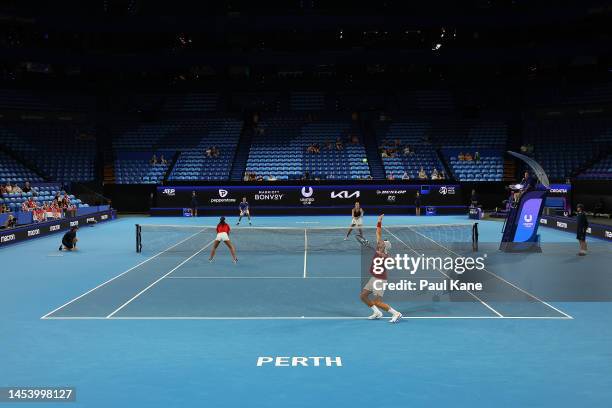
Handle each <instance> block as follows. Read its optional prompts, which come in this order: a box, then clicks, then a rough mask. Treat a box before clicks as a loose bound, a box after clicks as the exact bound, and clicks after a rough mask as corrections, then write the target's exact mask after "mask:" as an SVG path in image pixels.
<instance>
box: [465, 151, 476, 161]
mask: <svg viewBox="0 0 612 408" xmlns="http://www.w3.org/2000/svg"><path fill="white" fill-rule="evenodd" d="M464 160H465V161H472V160H474V158H473V157H472V154H471V153H469V152H468V153H466V154H465V159H464Z"/></svg>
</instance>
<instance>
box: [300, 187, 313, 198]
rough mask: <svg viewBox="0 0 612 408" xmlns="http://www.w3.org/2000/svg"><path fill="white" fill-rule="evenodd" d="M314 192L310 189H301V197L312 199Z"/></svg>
mask: <svg viewBox="0 0 612 408" xmlns="http://www.w3.org/2000/svg"><path fill="white" fill-rule="evenodd" d="M313 193H314V190H313V189H312V187H302V197H305V198H309V197H312V194H313Z"/></svg>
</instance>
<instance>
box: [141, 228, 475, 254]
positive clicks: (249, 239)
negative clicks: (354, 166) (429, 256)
mask: <svg viewBox="0 0 612 408" xmlns="http://www.w3.org/2000/svg"><path fill="white" fill-rule="evenodd" d="M361 230H362V232H363V237H364V238H365V239H366V240H368V241H370V242H375V241H376V227H373V226H367V227H366V226H364V227H361ZM346 232H347V228H346V227H314V228H295V227H241V228H234V229H232V231H231V233H230V239H231V240H232V243H233V244H234V245H235V246H236V248H237V249H238V250H239V251H241V252H249V251H254V252H260V253H274V252H279V251H283V252H285V253H288V252H304V251H305V250H307V251H308V252H355V253H358V252H359V251H360V249H361V245H360V244H359V242H358V241H357V240H355V239H353V238H351V239H349V240H344V237H345V236H346ZM358 232H359V230H358V229H357V228H355V229H354V230H353V232H352V234H353V235H356V234H357V233H358ZM215 237H216V227H214V226H192V225H155V224H137V225H136V251H137V252H145V253H157V252H196V251H198V250H199V249H201V248H202V247H204V246H206V245H208V244H210V242H211V241H213V240H214V239H215ZM473 237H474V230H473V225H472V224H421V225H392V226H385V227H384V229H383V238H384V239H387V240H389V241H391V242H392V243H393V245H394V246H395V245H397V250H398V251H400V250H403V249H402V247H406V246H407V247H410V248H412V249H414V250H416V251H420V250H427V249H431V248H439V247H440V245H442V246H443V247H445V248H447V249H452V248H457V249H464V248H465V247H466V245H469V246H471V244H472V242H473Z"/></svg>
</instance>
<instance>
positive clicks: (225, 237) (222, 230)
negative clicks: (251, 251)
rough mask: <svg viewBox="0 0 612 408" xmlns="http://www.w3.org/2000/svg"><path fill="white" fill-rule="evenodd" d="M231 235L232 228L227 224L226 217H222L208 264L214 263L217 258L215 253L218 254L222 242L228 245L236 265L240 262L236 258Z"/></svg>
mask: <svg viewBox="0 0 612 408" xmlns="http://www.w3.org/2000/svg"><path fill="white" fill-rule="evenodd" d="M229 233H230V226H229V224H228V223H226V222H225V217H221V218H220V219H219V224H217V237H216V238H215V242H214V244H213V247H212V250H211V251H210V258H209V259H208V262H212V261H213V259H214V258H215V252H217V247H219V244H220V243H221V242H225V245H227V247H228V248H229V250H230V253H231V254H232V260H233V261H234V263H236V262H238V258H236V248H234V245H233V244H232V241H230V238H229Z"/></svg>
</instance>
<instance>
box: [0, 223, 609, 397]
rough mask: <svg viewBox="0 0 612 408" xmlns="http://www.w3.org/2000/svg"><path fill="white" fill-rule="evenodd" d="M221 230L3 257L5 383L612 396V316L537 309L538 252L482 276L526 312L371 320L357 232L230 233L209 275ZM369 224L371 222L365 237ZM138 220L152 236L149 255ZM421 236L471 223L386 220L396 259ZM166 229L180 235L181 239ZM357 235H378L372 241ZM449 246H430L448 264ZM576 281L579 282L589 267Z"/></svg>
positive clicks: (508, 308) (413, 312)
mask: <svg viewBox="0 0 612 408" xmlns="http://www.w3.org/2000/svg"><path fill="white" fill-rule="evenodd" d="M216 221H217V219H216V218H198V219H182V218H181V219H178V218H171V219H169V218H157V219H156V218H148V217H126V218H122V219H119V220H117V221H115V222H112V223H108V224H105V225H98V226H95V227H92V228H88V229H82V230H81V232H80V238H81V250H80V251H79V252H76V253H60V254H58V253H57V252H56V245H55V241H56V240H57V237H45V238H41V239H39V240H35V241H31V242H27V243H24V244H18V245H14V246H12V247H10V248H7V249H5V250H4V251H3V254H4V255H5V262H6V263H8V264H10V263H11V260H12V259H19V260H20V264H21V265H22V266H20V267H19V268H9V269H8V270H7V271H6V273H3V274H2V276H1V277H0V279H2V285H1V287H2V292H3V293H2V294H3V296H2V298H1V299H0V304H1V305H2V307H3V310H4V311H5V313H4V314H3V317H2V321H1V323H2V327H3V330H6V331H7V332H10V333H11V342H10V343H9V342H8V338H7V337H6V336H3V338H2V339H0V346H1V349H2V350H3V351H2V360H3V363H4V364H3V366H4V369H3V370H1V371H0V382H2V383H7V381H8V379H10V380H11V381H12V382H15V381H17V382H19V380H20V379H23V381H26V380H27V381H28V382H32V381H35V382H38V383H39V384H49V385H69V386H75V387H76V388H77V395H78V397H77V402H76V403H75V404H76V405H79V406H81V405H82V406H87V407H91V406H108V404H110V402H111V401H113V403H114V404H115V405H117V406H130V405H131V404H133V403H134V402H135V401H138V402H139V403H140V404H157V405H160V404H163V405H165V406H185V405H184V404H185V403H187V401H194V400H200V401H202V403H207V404H209V405H213V406H238V405H241V406H242V405H244V402H245V401H248V400H257V401H259V402H261V403H258V406H271V407H272V406H274V407H276V406H311V405H312V404H317V403H322V402H325V404H326V405H329V404H331V403H334V404H342V405H348V404H355V405H358V406H362V405H366V404H367V405H370V404H375V405H377V406H389V407H392V406H397V402H398V401H411V402H412V403H413V404H415V405H417V406H419V405H426V401H431V398H434V397H435V398H436V399H437V400H438V401H439V403H440V404H462V403H465V404H467V403H469V404H470V405H472V406H490V405H491V402H492V401H497V403H499V402H502V403H505V405H508V406H543V405H547V406H551V405H560V404H561V402H563V405H564V406H568V405H578V404H580V405H585V404H587V405H589V406H598V404H601V403H602V402H605V401H611V400H612V391H610V390H611V389H612V388H611V387H610V385H612V384H611V380H610V378H612V376H611V375H610V374H611V369H610V367H612V357H611V355H610V353H609V351H610V348H609V342H608V340H607V339H608V338H609V336H610V335H612V328H610V325H609V312H610V311H611V310H612V307H610V303H606V302H553V301H549V300H548V299H541V298H539V297H538V296H537V295H536V294H533V293H531V291H530V288H525V287H522V286H520V285H518V284H517V283H516V282H515V281H513V280H512V276H511V275H509V272H508V271H509V270H510V269H512V268H516V263H518V262H526V261H525V259H526V258H528V257H525V256H523V257H521V259H519V258H517V257H514V258H512V255H508V256H506V255H499V254H498V255H495V256H497V257H499V256H502V257H503V259H498V260H497V261H499V262H498V263H496V265H499V270H498V269H495V270H493V269H491V270H490V271H487V272H486V273H487V274H488V276H489V278H490V279H491V281H494V282H496V284H497V287H498V288H503V290H504V291H505V293H510V294H512V297H513V299H514V298H520V299H522V301H505V300H504V299H497V298H486V297H483V296H479V295H474V294H472V295H474V296H472V295H470V294H468V295H466V297H467V298H469V299H468V300H466V301H448V299H444V297H443V298H442V299H440V300H433V299H432V298H431V297H425V296H423V297H422V298H418V297H417V298H412V299H410V300H408V301H402V300H401V299H398V300H397V302H396V303H395V304H394V306H395V307H396V308H397V309H398V310H400V311H401V312H402V313H403V315H404V318H403V321H402V322H401V323H400V324H397V325H391V324H388V322H387V321H386V320H381V321H367V320H365V317H366V316H367V315H368V314H369V309H368V308H367V307H366V306H364V305H363V304H362V303H361V302H360V299H359V291H360V289H361V287H362V286H363V284H362V276H361V271H362V268H361V263H362V255H361V247H360V245H359V243H358V242H357V240H355V239H354V238H353V237H351V238H350V239H349V240H347V241H344V240H343V236H344V234H345V231H346V230H345V227H346V226H345V225H344V224H346V219H345V218H344V217H332V216H328V217H309V218H306V219H304V218H300V217H259V218H255V219H254V224H255V226H254V227H253V228H250V227H248V226H240V227H234V226H233V225H232V227H233V228H234V234H233V235H234V236H236V239H235V244H236V246H237V249H238V257H239V261H238V263H237V264H233V263H232V261H231V259H230V256H229V252H228V251H227V248H224V247H223V246H221V247H219V250H218V253H217V257H216V259H215V261H214V262H212V263H209V262H208V257H209V253H210V245H211V243H212V241H211V240H212V239H213V238H214V235H212V234H210V230H209V227H211V226H213V225H215V224H216ZM228 221H230V222H231V221H234V220H232V219H228ZM234 222H235V221H234ZM374 223H375V220H374V218H372V217H367V219H366V223H365V225H370V226H372V225H374ZM135 224H140V225H143V226H144V225H147V226H150V227H151V228H150V231H149V232H143V250H142V252H141V253H137V252H136V248H135V227H134V225H135ZM415 224H416V225H417V226H419V227H421V228H425V230H431V228H434V227H433V226H429V227H428V226H427V224H435V225H455V226H459V225H465V224H466V220H465V218H464V217H454V216H446V217H445V216H440V217H421V218H419V219H415V217H388V218H386V219H385V226H386V229H385V234H386V235H387V236H388V237H389V239H390V240H391V242H392V244H393V248H394V249H395V250H397V251H399V250H410V248H411V247H412V244H411V242H410V238H409V235H408V234H407V233H406V231H411V230H410V229H409V228H414V226H415ZM164 225H171V226H174V225H179V226H182V229H181V230H180V231H179V232H176V233H174V234H171V233H169V231H171V230H172V228H170V229H168V227H164ZM249 228H250V229H249ZM428 228H429V229H428ZM500 228H501V225H500V224H499V223H497V222H492V221H491V222H487V221H484V222H481V223H480V241H481V245H485V246H486V244H487V242H496V241H497V240H498V239H499V230H500ZM242 231H244V232H242ZM241 233H242V234H243V235H240V234H241ZM541 233H542V239H543V241H545V240H546V241H547V242H559V243H572V242H573V237H572V236H570V235H569V234H565V233H562V232H558V231H554V230H548V229H544V230H543V231H541ZM147 234H149V235H147ZM364 235H365V236H366V238H368V239H370V240H371V239H373V237H372V236H371V231H370V230H367V229H366V230H365V234H364ZM453 240H455V238H454V237H453V238H451V239H449V243H444V242H442V241H443V240H439V239H437V240H435V242H436V245H439V246H440V247H441V248H442V249H441V250H444V251H452V250H454V249H452V248H451V243H450V241H453ZM147 245H148V247H147ZM594 251H597V249H594ZM538 255H539V256H543V255H545V254H538ZM572 255H573V256H575V255H574V254H572ZM530 259H532V260H534V259H537V258H536V257H535V256H533V257H531V258H530ZM568 259H569V258H568ZM540 262H542V265H544V264H546V262H547V261H546V259H545V258H544V257H542V258H541V261H540ZM586 262H590V261H588V260H586ZM15 263H16V262H15ZM564 263H567V262H564ZM41 264H44V265H46V266H45V267H44V268H40V267H39V266H35V265H41ZM582 267H584V265H583V266H582ZM572 268H574V269H575V270H576V273H579V272H580V270H579V268H581V266H580V265H572ZM390 302H391V301H390ZM260 356H340V357H341V358H342V361H343V366H342V367H257V366H256V361H257V358H258V357H260ZM305 384H309V386H308V387H305V386H304V385H305ZM475 384H478V387H475ZM586 384H588V386H587V385H586ZM356 387H358V388H357V390H358V391H356V390H355V388H356ZM580 390H583V391H580ZM584 390H589V391H588V393H587V392H586V391H584ZM536 391H537V392H536ZM121 396H123V398H121ZM122 400H123V404H122V402H121V401H122ZM247 405H248V404H247ZM599 406H604V405H599Z"/></svg>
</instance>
